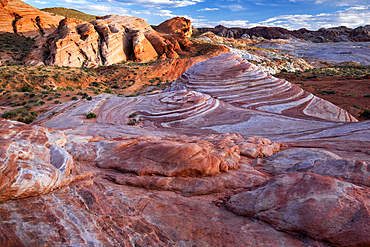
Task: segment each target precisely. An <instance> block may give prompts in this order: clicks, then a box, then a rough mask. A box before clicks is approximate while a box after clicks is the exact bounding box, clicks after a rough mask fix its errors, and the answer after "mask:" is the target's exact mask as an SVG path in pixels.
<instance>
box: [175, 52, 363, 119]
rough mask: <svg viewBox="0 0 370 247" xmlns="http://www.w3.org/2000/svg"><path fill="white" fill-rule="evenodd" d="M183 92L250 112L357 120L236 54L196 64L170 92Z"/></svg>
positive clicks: (227, 54)
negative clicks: (216, 99) (196, 93)
mask: <svg viewBox="0 0 370 247" xmlns="http://www.w3.org/2000/svg"><path fill="white" fill-rule="evenodd" d="M179 89H191V90H194V91H198V92H202V93H205V94H209V95H211V96H212V97H216V98H218V99H220V100H222V101H224V102H227V103H230V104H232V105H235V106H239V107H244V108H247V109H255V110H260V111H265V112H272V113H278V114H282V115H287V116H297V117H302V118H304V117H313V118H319V119H325V120H329V121H341V122H343V121H345V122H356V121H357V120H356V119H355V118H354V117H353V116H351V115H350V114H349V113H348V112H346V111H344V110H343V109H341V108H339V107H337V106H335V105H333V104H331V103H330V102H327V101H323V100H322V99H320V98H317V97H316V96H314V95H312V94H310V93H308V92H307V91H304V90H302V89H301V88H299V87H298V86H296V85H293V84H291V83H289V82H287V81H285V80H282V79H278V78H275V77H273V76H271V75H269V74H267V73H265V72H263V71H261V70H260V69H258V68H257V67H256V66H255V65H253V64H251V63H249V62H247V61H246V60H243V59H242V57H241V56H240V55H238V54H235V53H225V54H222V55H219V56H217V57H214V58H211V59H208V60H207V61H204V62H201V63H198V64H196V65H194V66H193V67H191V68H190V69H189V70H188V71H187V72H185V73H184V74H183V75H182V76H181V77H180V78H179V79H178V80H177V81H176V82H175V83H173V84H172V85H171V87H170V88H169V89H168V91H177V90H179Z"/></svg>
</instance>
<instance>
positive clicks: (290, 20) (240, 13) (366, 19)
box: [23, 0, 370, 30]
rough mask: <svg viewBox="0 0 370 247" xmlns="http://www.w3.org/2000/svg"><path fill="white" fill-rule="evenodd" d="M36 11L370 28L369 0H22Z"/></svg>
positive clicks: (201, 23) (198, 22) (198, 23)
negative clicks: (49, 9) (70, 10)
mask: <svg viewBox="0 0 370 247" xmlns="http://www.w3.org/2000/svg"><path fill="white" fill-rule="evenodd" d="M23 1H24V2H26V3H28V4H30V5H32V6H34V7H36V8H47V7H65V8H74V9H77V10H80V11H82V12H85V13H89V14H94V15H101V16H102V15H107V14H117V15H132V16H136V17H140V18H142V19H144V20H146V21H147V22H148V23H149V24H152V25H157V24H160V23H161V22H163V21H164V20H167V19H170V18H172V17H176V16H184V17H187V18H189V19H190V20H191V21H192V24H193V25H194V26H195V27H214V26H217V25H220V24H221V25H224V26H226V27H244V28H251V27H255V26H271V27H273V26H275V27H277V26H278V27H284V28H287V29H290V30H293V29H299V28H307V29H310V30H317V29H319V28H321V27H325V28H328V27H335V26H342V25H343V26H347V27H352V28H354V27H357V26H364V25H370V6H369V5H370V0H253V1H252V0H215V1H210V0H149V1H144V0H23Z"/></svg>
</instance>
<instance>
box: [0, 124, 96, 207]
mask: <svg viewBox="0 0 370 247" xmlns="http://www.w3.org/2000/svg"><path fill="white" fill-rule="evenodd" d="M49 135H50V134H49V132H48V130H47V129H46V128H43V127H38V126H28V125H26V124H21V123H18V122H14V121H9V120H0V143H1V148H0V153H1V157H0V171H1V173H0V201H6V200H9V199H19V198H24V197H30V196H36V195H40V194H45V193H48V192H50V191H52V190H54V189H56V188H59V187H62V186H65V185H68V184H70V183H71V182H73V181H75V180H76V179H80V178H85V177H88V176H91V175H90V174H85V175H77V176H76V175H72V172H73V169H74V163H73V158H72V156H71V155H70V154H68V153H67V152H66V151H65V150H64V149H63V148H61V147H59V146H57V145H54V144H53V143H52V142H51V141H50V139H49V138H48V136H49Z"/></svg>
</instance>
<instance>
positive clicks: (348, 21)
mask: <svg viewBox="0 0 370 247" xmlns="http://www.w3.org/2000/svg"><path fill="white" fill-rule="evenodd" d="M369 20H370V7H367V6H357V7H350V8H347V9H345V10H343V11H337V12H334V13H321V14H318V15H281V16H277V17H274V18H270V19H267V20H265V21H261V22H258V23H253V24H252V25H253V26H280V27H285V28H288V29H299V28H302V27H304V28H307V29H311V30H317V29H319V28H321V27H325V28H329V27H337V26H347V27H352V28H353V27H358V26H361V25H367V24H369V23H368V22H369Z"/></svg>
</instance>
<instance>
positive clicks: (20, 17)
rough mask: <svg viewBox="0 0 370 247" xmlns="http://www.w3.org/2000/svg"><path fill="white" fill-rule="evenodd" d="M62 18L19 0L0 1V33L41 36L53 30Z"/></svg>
mask: <svg viewBox="0 0 370 247" xmlns="http://www.w3.org/2000/svg"><path fill="white" fill-rule="evenodd" d="M63 18H64V17H62V16H56V15H51V14H49V13H46V12H43V11H40V10H39V9H37V8H35V7H32V6H30V5H28V4H26V3H24V2H22V1H20V0H9V1H7V0H2V1H1V3H0V33H4V32H11V33H13V32H14V33H18V34H20V35H24V36H26V37H42V36H44V35H49V34H51V33H52V32H54V31H55V30H56V29H57V27H58V25H59V22H60V21H61V20H62V19H63Z"/></svg>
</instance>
